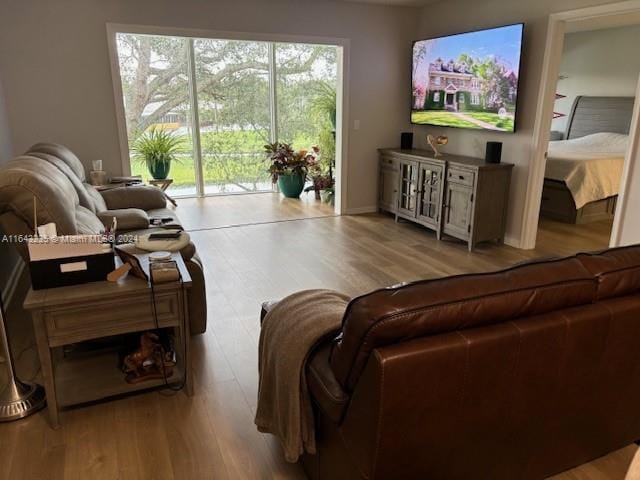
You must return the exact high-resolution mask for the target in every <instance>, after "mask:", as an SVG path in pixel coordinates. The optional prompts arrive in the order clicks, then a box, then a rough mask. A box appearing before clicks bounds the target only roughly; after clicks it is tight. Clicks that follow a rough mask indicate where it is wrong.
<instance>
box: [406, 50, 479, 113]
mask: <svg viewBox="0 0 640 480" xmlns="http://www.w3.org/2000/svg"><path fill="white" fill-rule="evenodd" d="M428 84H429V85H430V86H431V88H430V90H429V95H428V97H425V98H424V101H425V103H426V104H427V105H425V104H423V105H422V108H425V107H426V108H429V109H433V108H437V109H444V110H451V111H454V112H457V111H458V110H467V109H470V107H471V106H474V105H475V106H478V105H480V104H481V103H482V99H481V95H482V92H481V91H480V79H479V78H478V77H476V76H475V75H474V74H473V73H471V71H469V69H468V67H467V64H466V63H458V64H456V63H455V62H454V61H453V60H449V61H448V62H447V63H443V61H442V59H441V58H438V59H436V61H435V62H434V63H431V64H429V81H428ZM420 100H421V99H420ZM418 108H420V107H418Z"/></svg>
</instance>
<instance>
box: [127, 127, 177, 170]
mask: <svg viewBox="0 0 640 480" xmlns="http://www.w3.org/2000/svg"><path fill="white" fill-rule="evenodd" d="M181 149H182V148H181V141H180V139H179V138H178V137H176V136H175V135H174V134H173V133H171V132H168V131H166V130H163V129H161V128H157V127H155V128H152V129H151V130H149V131H147V132H145V133H143V134H142V135H140V136H139V137H138V138H137V139H136V141H135V142H133V145H132V146H131V151H132V152H133V154H134V159H135V160H137V161H139V162H143V163H145V164H146V165H147V169H148V170H149V173H150V174H151V176H152V177H153V179H154V180H166V179H167V177H168V176H169V172H170V171H171V162H173V161H174V160H176V154H177V153H179V152H180V151H181Z"/></svg>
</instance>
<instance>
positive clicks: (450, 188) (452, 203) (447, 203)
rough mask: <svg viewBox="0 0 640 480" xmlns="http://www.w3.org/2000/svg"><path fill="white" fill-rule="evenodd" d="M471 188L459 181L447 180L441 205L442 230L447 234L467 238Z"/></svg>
mask: <svg viewBox="0 0 640 480" xmlns="http://www.w3.org/2000/svg"><path fill="white" fill-rule="evenodd" d="M472 201H473V188H472V187H470V186H468V185H463V184H460V183H453V182H447V186H446V192H445V199H444V205H443V212H444V219H443V224H442V225H443V226H442V230H443V232H444V233H446V234H447V235H451V236H452V237H456V238H460V239H462V240H468V239H469V235H470V232H471V213H472V212H473V205H472Z"/></svg>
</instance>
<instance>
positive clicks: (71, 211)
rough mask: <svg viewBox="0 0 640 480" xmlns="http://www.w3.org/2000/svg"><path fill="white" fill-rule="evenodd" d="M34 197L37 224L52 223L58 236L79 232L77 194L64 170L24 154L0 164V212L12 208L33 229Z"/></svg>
mask: <svg viewBox="0 0 640 480" xmlns="http://www.w3.org/2000/svg"><path fill="white" fill-rule="evenodd" d="M34 198H35V199H36V202H37V212H38V213H37V214H38V224H39V225H44V224H45V223H50V222H53V223H55V224H56V226H57V229H58V233H59V234H61V235H73V234H76V233H78V231H77V227H76V210H77V207H78V206H79V200H78V194H77V193H76V191H75V189H74V188H73V185H72V184H71V182H70V181H69V179H68V178H67V176H66V175H65V174H64V173H62V172H61V171H60V170H59V169H58V168H56V167H54V166H53V165H51V164H50V163H49V162H46V161H45V160H42V159H41V158H36V157H30V156H26V155H23V156H20V157H17V158H16V159H14V160H11V161H9V162H7V163H5V164H4V165H3V166H2V167H0V209H1V211H0V213H3V212H6V211H11V212H13V213H14V214H15V215H16V216H18V217H19V218H20V219H21V220H23V221H24V222H25V223H26V224H27V225H29V226H30V227H31V228H33V201H34ZM96 220H97V218H96Z"/></svg>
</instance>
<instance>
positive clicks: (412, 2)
mask: <svg viewBox="0 0 640 480" xmlns="http://www.w3.org/2000/svg"><path fill="white" fill-rule="evenodd" d="M342 1H343V2H358V3H374V4H378V5H392V6H396V7H423V6H425V5H428V4H430V3H435V2H438V1H440V0H342Z"/></svg>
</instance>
